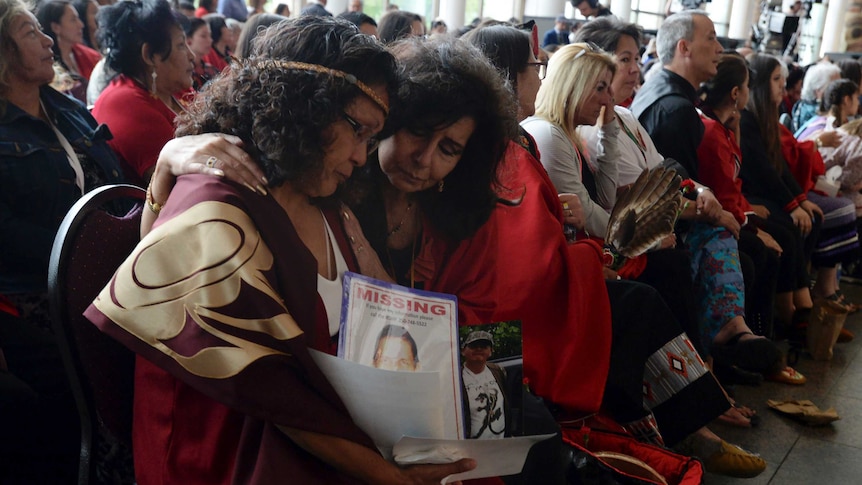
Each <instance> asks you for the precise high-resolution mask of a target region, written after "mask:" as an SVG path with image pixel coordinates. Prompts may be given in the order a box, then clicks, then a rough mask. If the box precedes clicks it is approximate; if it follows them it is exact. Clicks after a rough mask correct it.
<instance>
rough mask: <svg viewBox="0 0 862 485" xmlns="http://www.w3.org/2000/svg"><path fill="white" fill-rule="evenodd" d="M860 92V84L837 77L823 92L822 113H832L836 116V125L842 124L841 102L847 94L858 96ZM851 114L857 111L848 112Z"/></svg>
mask: <svg viewBox="0 0 862 485" xmlns="http://www.w3.org/2000/svg"><path fill="white" fill-rule="evenodd" d="M858 92H859V85H858V84H856V82H854V81H851V80H850V79H836V80H835V81H832V82H831V83H829V86H827V87H826V91H824V92H823V97H822V98H820V112H821V113H822V114H830V115H832V116H834V117H835V123H836V125H835V127H836V128H837V127H838V126H839V125H841V118H842V117H843V116H842V115H844V113H842V112H841V109H842V107H841V104H842V103H843V102H844V98H846V97H847V96H856V94H857V93H858ZM847 114H848V115H850V116H853V115H855V114H856V113H847Z"/></svg>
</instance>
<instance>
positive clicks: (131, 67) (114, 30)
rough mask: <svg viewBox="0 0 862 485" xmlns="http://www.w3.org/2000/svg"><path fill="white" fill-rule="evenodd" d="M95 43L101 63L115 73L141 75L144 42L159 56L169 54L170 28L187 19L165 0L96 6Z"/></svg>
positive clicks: (129, 0) (180, 24) (165, 56)
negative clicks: (101, 52) (102, 56)
mask: <svg viewBox="0 0 862 485" xmlns="http://www.w3.org/2000/svg"><path fill="white" fill-rule="evenodd" d="M96 17H97V18H98V21H99V25H102V26H104V27H103V28H101V29H99V36H98V37H99V46H101V48H102V50H103V51H104V53H105V64H107V66H108V67H109V68H110V69H111V70H112V71H113V72H115V73H117V74H125V75H127V76H141V75H142V74H143V73H144V70H145V64H144V60H143V58H142V57H141V48H142V47H143V45H144V44H147V45H149V46H150V52H151V53H152V54H153V55H158V56H159V57H161V58H163V59H164V58H167V57H169V56H170V55H171V50H172V45H171V30H172V29H174V28H178V29H181V30H182V28H183V22H185V21H187V20H186V19H185V17H183V16H182V15H181V14H179V13H176V12H174V11H173V10H171V4H170V3H168V2H167V0H134V1H131V0H126V1H122V2H118V3H115V4H113V5H107V6H104V7H102V8H100V9H99V13H98V14H97V15H96Z"/></svg>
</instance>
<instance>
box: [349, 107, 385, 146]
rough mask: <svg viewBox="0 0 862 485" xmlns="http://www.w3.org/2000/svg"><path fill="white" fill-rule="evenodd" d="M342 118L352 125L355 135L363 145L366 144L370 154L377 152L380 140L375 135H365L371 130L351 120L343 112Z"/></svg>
mask: <svg viewBox="0 0 862 485" xmlns="http://www.w3.org/2000/svg"><path fill="white" fill-rule="evenodd" d="M341 116H343V117H344V121H346V122H347V124H348V125H350V128H352V129H353V134H354V135H356V138H358V139H359V141H360V142H361V143H365V146H366V149H367V151H368V154H369V155H371V154H372V153H374V152H376V151H377V147H378V146H380V139H379V138H377V137H375V136H373V135H367V134H365V133H366V132H367V131H369V128H368V127H367V126H365V125H362V124H360V123H359V122H358V121H356V120H354V119H353V118H351V117H350V115H348V114H347V113H344V112H342V113H341Z"/></svg>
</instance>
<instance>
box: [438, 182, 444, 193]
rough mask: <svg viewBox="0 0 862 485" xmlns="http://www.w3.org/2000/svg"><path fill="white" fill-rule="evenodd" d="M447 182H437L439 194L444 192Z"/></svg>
mask: <svg viewBox="0 0 862 485" xmlns="http://www.w3.org/2000/svg"><path fill="white" fill-rule="evenodd" d="M445 182H446V181H445V180H441V181H439V182H437V192H443V185H444V183H445Z"/></svg>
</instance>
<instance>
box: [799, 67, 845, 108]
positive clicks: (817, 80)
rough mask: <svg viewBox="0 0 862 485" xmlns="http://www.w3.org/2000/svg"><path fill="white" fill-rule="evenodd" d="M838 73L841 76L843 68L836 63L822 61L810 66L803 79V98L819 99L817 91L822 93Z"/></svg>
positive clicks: (807, 99) (808, 99)
mask: <svg viewBox="0 0 862 485" xmlns="http://www.w3.org/2000/svg"><path fill="white" fill-rule="evenodd" d="M836 74H837V75H838V77H841V68H839V67H838V66H836V65H835V64H831V63H826V62H821V63H818V64H814V65H813V66H811V67H809V68H808V71H807V72H806V73H805V79H804V80H803V81H802V99H804V100H805V101H817V91H820V92H821V93H822V92H823V90H825V89H826V86H828V85H829V83H830V82H831V81H832V78H833V77H834V76H835V75H836Z"/></svg>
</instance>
